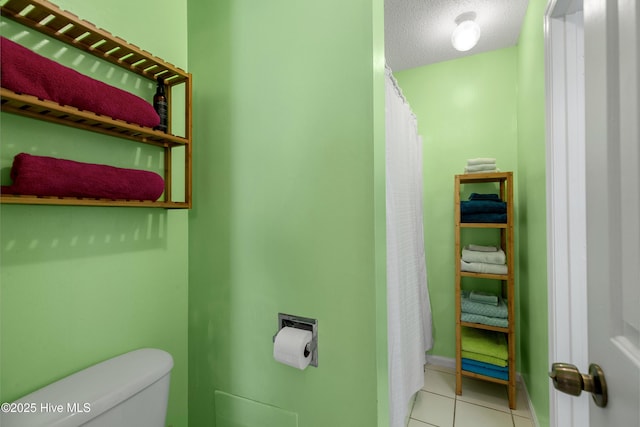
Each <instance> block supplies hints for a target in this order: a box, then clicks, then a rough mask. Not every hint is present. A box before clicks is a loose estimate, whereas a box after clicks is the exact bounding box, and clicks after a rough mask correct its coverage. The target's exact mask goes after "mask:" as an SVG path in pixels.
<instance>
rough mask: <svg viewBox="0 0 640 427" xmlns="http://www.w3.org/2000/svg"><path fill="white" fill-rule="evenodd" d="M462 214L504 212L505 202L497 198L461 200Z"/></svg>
mask: <svg viewBox="0 0 640 427" xmlns="http://www.w3.org/2000/svg"><path fill="white" fill-rule="evenodd" d="M460 212H461V213H463V214H477V213H506V212H507V204H506V203H505V202H501V201H498V200H463V201H462V202H460Z"/></svg>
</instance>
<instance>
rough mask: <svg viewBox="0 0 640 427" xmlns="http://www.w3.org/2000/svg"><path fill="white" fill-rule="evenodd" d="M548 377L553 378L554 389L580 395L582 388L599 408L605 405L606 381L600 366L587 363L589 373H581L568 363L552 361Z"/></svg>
mask: <svg viewBox="0 0 640 427" xmlns="http://www.w3.org/2000/svg"><path fill="white" fill-rule="evenodd" d="M549 377H550V378H551V379H552V380H553V386H554V387H555V388H556V390H559V391H561V392H563V393H567V394H570V395H572V396H580V394H581V393H582V390H584V391H586V392H589V393H591V397H593V400H594V402H595V403H596V405H598V406H599V407H601V408H604V407H605V406H607V382H606V381H605V379H604V372H603V371H602V368H600V366H598V365H596V364H595V363H592V364H591V365H589V374H588V375H587V374H583V373H581V372H580V371H579V370H578V368H577V367H576V366H574V365H571V364H569V363H554V364H553V365H551V372H549Z"/></svg>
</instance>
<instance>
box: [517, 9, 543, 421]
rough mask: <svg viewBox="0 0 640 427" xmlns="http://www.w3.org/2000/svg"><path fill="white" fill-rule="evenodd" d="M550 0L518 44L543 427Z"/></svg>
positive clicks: (528, 362) (528, 332) (529, 329)
mask: <svg viewBox="0 0 640 427" xmlns="http://www.w3.org/2000/svg"><path fill="white" fill-rule="evenodd" d="M546 3H547V2H546V1H545V0H530V2H529V9H528V11H527V15H526V17H525V21H524V25H523V27H522V32H521V35H520V40H519V43H518V175H517V187H518V192H519V194H520V198H519V204H518V212H519V215H518V228H519V233H520V239H519V244H518V246H519V249H520V256H519V258H518V266H519V271H518V279H519V291H520V307H519V310H518V311H519V312H520V337H521V341H520V353H521V354H522V359H521V361H522V363H521V365H520V372H522V375H523V377H524V379H525V381H526V383H527V389H528V391H529V394H530V396H531V401H532V403H533V406H534V408H535V411H536V414H537V417H538V421H539V423H540V425H541V426H542V427H544V426H548V425H549V378H548V376H547V372H548V370H549V356H548V352H549V348H548V329H547V328H548V322H547V319H548V317H547V316H548V312H547V240H546V236H547V233H546V179H545V96H544V93H545V79H544V70H545V68H544V31H543V30H544V26H543V24H544V20H543V16H544V11H545V7H546Z"/></svg>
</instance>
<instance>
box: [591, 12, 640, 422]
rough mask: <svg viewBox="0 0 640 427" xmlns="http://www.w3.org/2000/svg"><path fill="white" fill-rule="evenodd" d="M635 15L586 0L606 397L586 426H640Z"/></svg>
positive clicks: (596, 294)
mask: <svg viewBox="0 0 640 427" xmlns="http://www.w3.org/2000/svg"><path fill="white" fill-rule="evenodd" d="M639 14H640V7H639V6H638V4H637V0H618V1H610V0H609V1H607V0H585V1H584V35H585V40H584V45H585V83H586V91H585V114H586V116H585V117H586V133H585V141H586V152H585V154H586V172H587V173H586V202H587V204H586V212H587V287H588V308H589V315H588V316H589V323H588V328H589V360H590V362H591V363H597V364H599V365H600V366H601V367H602V369H603V370H604V373H605V376H606V380H607V384H608V394H609V403H608V405H607V407H606V408H598V407H597V406H595V405H593V404H592V405H590V411H589V413H590V425H591V426H592V427H600V426H602V427H605V426H609V427H627V426H628V427H636V426H640V139H639V136H640V134H639V126H640V117H639V109H638V101H639V99H640V77H639V75H638V73H639V72H640V69H639V64H638V61H639V60H640V55H639V49H640V39H639V38H638V24H640V19H639V18H640V16H639Z"/></svg>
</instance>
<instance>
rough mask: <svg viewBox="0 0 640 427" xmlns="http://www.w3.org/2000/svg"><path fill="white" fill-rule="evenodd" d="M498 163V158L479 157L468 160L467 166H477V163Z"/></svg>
mask: <svg viewBox="0 0 640 427" xmlns="http://www.w3.org/2000/svg"><path fill="white" fill-rule="evenodd" d="M495 164H496V159H494V158H492V157H479V158H477V159H469V160H467V166H475V165H494V166H495Z"/></svg>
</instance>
